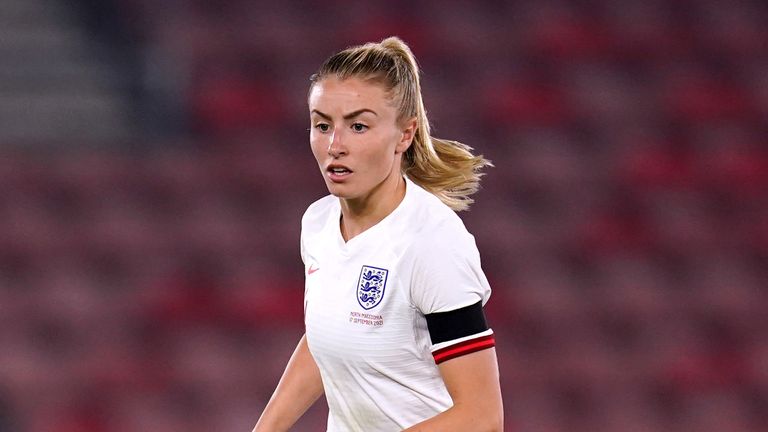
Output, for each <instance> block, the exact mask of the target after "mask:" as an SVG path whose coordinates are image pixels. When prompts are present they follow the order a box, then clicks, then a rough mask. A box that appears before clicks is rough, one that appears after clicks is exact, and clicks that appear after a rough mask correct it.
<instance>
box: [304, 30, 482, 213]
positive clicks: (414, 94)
mask: <svg viewBox="0 0 768 432" xmlns="http://www.w3.org/2000/svg"><path fill="white" fill-rule="evenodd" d="M329 74H335V75H337V76H338V77H339V78H340V79H344V78H347V77H349V76H353V75H364V76H365V75H372V76H377V77H381V78H382V80H383V81H384V83H385V85H386V86H387V89H388V90H391V91H393V93H394V97H395V98H397V102H398V105H399V118H398V120H408V119H411V118H414V117H415V118H416V124H417V126H416V133H415V134H414V138H413V142H412V143H411V146H410V147H409V148H408V150H407V151H406V152H405V154H404V157H403V161H402V168H401V169H402V172H403V173H404V174H405V175H406V176H408V178H410V179H411V180H412V181H413V182H414V183H416V184H418V185H419V186H421V187H422V188H424V189H425V190H427V191H429V192H431V193H432V194H434V195H435V196H437V197H438V198H440V200H441V201H442V202H443V203H445V204H446V205H447V206H449V207H450V208H452V209H453V210H455V211H461V210H467V209H468V208H469V205H470V204H472V202H474V200H473V199H472V198H470V195H472V194H474V193H475V192H477V191H478V189H479V188H480V177H482V176H483V173H481V172H480V171H481V170H482V169H483V168H484V167H486V166H493V165H492V164H491V162H490V161H489V160H487V159H485V158H484V157H483V156H482V155H477V156H476V155H474V154H473V153H472V147H469V146H467V145H466V144H462V143H460V142H457V141H450V140H444V139H438V138H434V137H432V136H431V135H430V127H429V119H428V118H427V111H426V109H425V108H424V101H423V99H422V97H421V83H420V79H419V66H418V64H417V63H416V58H415V57H414V55H413V53H412V52H411V50H410V48H409V47H408V45H406V44H405V42H403V41H402V40H401V39H400V38H397V37H389V38H386V39H384V40H383V41H381V42H379V43H367V44H365V45H361V46H357V47H352V48H348V49H346V50H344V51H341V52H340V53H338V54H336V55H334V56H331V57H330V58H329V59H328V60H326V62H325V63H324V64H323V66H321V68H320V70H319V71H318V73H316V74H314V75H312V77H311V78H310V81H311V82H312V85H314V83H316V82H318V81H319V80H321V79H322V78H323V77H325V76H327V75H329Z"/></svg>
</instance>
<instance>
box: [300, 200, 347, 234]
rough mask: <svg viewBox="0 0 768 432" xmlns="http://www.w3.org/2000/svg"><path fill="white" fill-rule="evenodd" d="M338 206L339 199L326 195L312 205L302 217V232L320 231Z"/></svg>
mask: <svg viewBox="0 0 768 432" xmlns="http://www.w3.org/2000/svg"><path fill="white" fill-rule="evenodd" d="M338 204H339V203H338V198H336V197H335V196H333V195H326V196H324V197H322V198H320V199H319V200H317V201H315V202H313V203H312V204H310V205H309V207H307V210H306V211H304V215H303V216H302V217H301V228H302V230H306V229H310V230H311V229H313V228H316V229H320V228H321V227H322V226H323V225H324V224H325V222H326V221H327V220H328V216H329V215H330V213H331V212H332V211H334V209H335V207H336V206H338Z"/></svg>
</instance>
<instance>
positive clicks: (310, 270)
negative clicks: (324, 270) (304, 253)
mask: <svg viewBox="0 0 768 432" xmlns="http://www.w3.org/2000/svg"><path fill="white" fill-rule="evenodd" d="M313 267H314V264H312V265H311V266H309V269H308V270H307V275H311V274H312V273H314V272H316V271H318V270H320V267H315V268H313Z"/></svg>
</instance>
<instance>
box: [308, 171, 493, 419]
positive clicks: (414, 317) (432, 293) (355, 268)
mask: <svg viewBox="0 0 768 432" xmlns="http://www.w3.org/2000/svg"><path fill="white" fill-rule="evenodd" d="M340 217H341V207H340V203H339V199H338V198H336V197H334V196H332V195H329V196H326V197H324V198H322V199H320V200H318V201H316V202H315V203H313V204H312V205H311V206H310V207H309V208H308V209H307V211H306V213H305V214H304V217H303V218H302V231H301V256H302V260H303V261H304V265H305V274H306V285H305V295H304V312H305V325H306V336H307V343H308V346H309V350H310V352H311V353H312V356H313V357H314V359H315V362H316V363H317V366H318V367H319V369H320V374H321V376H322V380H323V387H324V390H325V396H326V399H327V401H328V407H329V416H328V431H329V432H358V431H365V432H378V431H380V432H393V431H399V430H402V429H405V428H407V427H409V426H412V425H414V424H416V423H419V422H421V421H423V420H425V419H427V418H430V417H433V416H435V415H437V414H438V413H440V412H442V411H445V410H446V409H448V408H449V407H450V406H451V405H452V400H451V397H450V395H449V394H448V391H447V390H446V387H445V384H444V383H443V380H442V378H441V376H440V372H439V370H438V367H437V363H439V362H440V361H441V360H443V359H445V360H447V359H450V358H453V357H456V356H457V355H462V354H463V353H467V352H474V351H476V350H478V349H484V348H488V347H491V346H493V335H492V330H490V329H488V330H485V331H482V332H480V333H476V334H471V335H466V336H464V337H461V338H456V339H454V340H450V341H443V342H441V343H439V344H433V343H432V340H431V339H430V333H429V331H428V328H427V320H426V317H425V316H426V315H429V314H433V313H439V312H447V311H454V310H457V309H460V308H464V307H467V306H469V305H473V304H476V303H478V302H482V304H485V302H486V301H487V300H488V297H489V296H490V293H491V289H490V287H489V285H488V281H487V279H486V277H485V275H484V274H483V271H482V270H481V268H480V255H479V253H478V251H477V246H476V245H475V241H474V237H472V235H471V234H469V233H468V232H467V230H466V228H465V227H464V224H463V222H462V221H461V219H460V218H459V217H458V216H457V215H456V213H454V211H453V210H451V209H450V208H449V207H448V206H446V205H445V204H443V203H442V202H441V201H440V200H439V199H438V198H437V197H436V196H434V195H432V194H431V193H429V192H427V191H425V190H424V189H422V188H421V187H419V186H418V185H416V184H415V183H413V182H412V181H410V180H409V179H406V194H405V197H404V198H403V201H402V202H401V203H400V204H399V206H398V207H397V208H396V209H395V210H394V211H393V212H392V213H391V214H389V215H388V216H387V217H385V218H384V219H383V220H382V221H381V222H379V223H378V224H376V225H374V226H373V227H371V228H369V229H368V230H366V231H364V232H363V233H361V234H359V235H357V236H356V237H354V238H352V239H351V240H350V241H348V242H345V241H344V239H343V238H342V236H341V231H340V224H339V222H340Z"/></svg>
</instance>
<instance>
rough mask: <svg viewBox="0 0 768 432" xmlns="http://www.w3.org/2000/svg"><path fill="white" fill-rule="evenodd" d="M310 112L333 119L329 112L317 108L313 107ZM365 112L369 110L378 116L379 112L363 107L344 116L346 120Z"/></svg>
mask: <svg viewBox="0 0 768 432" xmlns="http://www.w3.org/2000/svg"><path fill="white" fill-rule="evenodd" d="M310 112H311V113H315V114H317V115H319V116H320V117H322V118H324V119H326V120H332V119H331V116H329V115H328V114H325V113H323V112H320V111H318V110H316V109H313V110H312V111H310ZM364 112H369V113H371V114H373V115H375V116H377V117H378V114H376V111H374V110H372V109H368V108H363V109H359V110H357V111H352V112H351V113H349V114H345V115H344V117H343V118H344V120H349V119H352V118H355V117H357V116H359V115H360V114H362V113H364Z"/></svg>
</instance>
